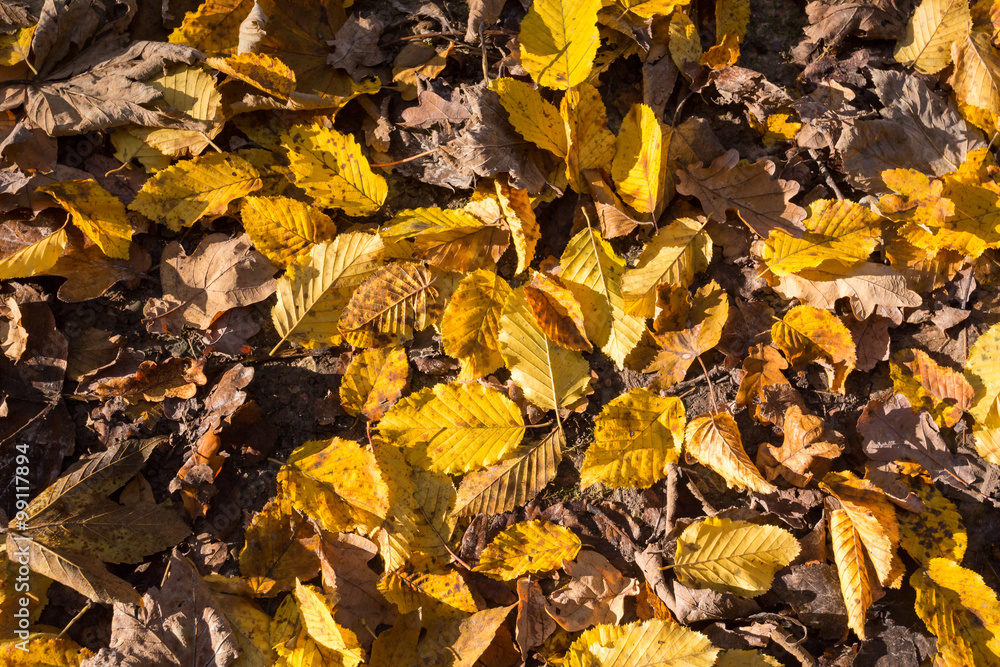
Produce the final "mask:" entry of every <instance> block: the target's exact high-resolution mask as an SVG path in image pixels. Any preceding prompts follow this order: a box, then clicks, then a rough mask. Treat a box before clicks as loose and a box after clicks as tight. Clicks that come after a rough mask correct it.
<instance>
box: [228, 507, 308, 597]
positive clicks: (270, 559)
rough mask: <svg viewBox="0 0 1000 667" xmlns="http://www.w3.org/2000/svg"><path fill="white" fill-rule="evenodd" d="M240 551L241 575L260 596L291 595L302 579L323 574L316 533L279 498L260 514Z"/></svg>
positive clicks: (254, 520) (256, 516)
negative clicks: (320, 572)
mask: <svg viewBox="0 0 1000 667" xmlns="http://www.w3.org/2000/svg"><path fill="white" fill-rule="evenodd" d="M245 540H246V541H245V543H244V545H243V549H242V550H241V551H240V575H241V576H242V577H243V578H244V579H246V580H247V583H248V584H249V586H250V589H251V590H252V591H253V592H254V594H256V595H259V596H269V597H270V596H275V595H278V594H279V593H281V592H282V591H290V590H292V589H293V588H294V587H295V584H296V581H297V580H298V579H300V578H302V577H305V578H306V579H312V578H313V577H315V576H316V575H317V574H319V571H320V564H319V556H318V555H317V549H318V548H319V537H318V536H317V535H316V530H315V529H314V528H313V527H312V526H311V525H309V523H308V522H307V521H306V520H305V518H304V517H303V516H301V515H299V514H298V513H297V512H296V511H295V509H294V508H293V507H292V503H291V501H290V500H289V499H288V498H287V497H286V496H285V495H283V494H280V493H279V494H278V496H277V497H276V498H274V499H273V500H271V501H270V502H269V503H268V504H267V505H265V506H264V509H262V510H261V511H260V512H258V513H257V514H256V515H255V516H254V518H253V521H252V522H251V523H250V526H249V527H248V528H247V531H246V538H245Z"/></svg>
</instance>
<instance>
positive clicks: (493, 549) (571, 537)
mask: <svg viewBox="0 0 1000 667" xmlns="http://www.w3.org/2000/svg"><path fill="white" fill-rule="evenodd" d="M580 546H581V543H580V538H579V537H577V536H576V535H575V534H574V533H573V531H571V530H568V529H566V528H563V527H562V526H559V525H557V524H554V523H549V522H547V521H528V522H526V523H518V524H514V525H513V526H511V527H510V528H508V529H507V530H505V531H503V532H502V533H500V534H499V535H497V536H496V537H495V538H493V541H492V542H490V543H489V545H487V547H486V549H484V550H483V553H482V555H480V557H479V565H477V566H476V568H475V571H476V572H483V573H486V574H488V575H489V576H491V577H494V578H496V579H500V580H503V581H510V580H511V579H517V578H518V577H520V576H521V575H524V574H528V573H529V572H545V571H547V570H555V569H558V568H560V567H562V565H563V563H564V562H565V561H569V560H573V559H574V558H576V555H577V553H578V552H579V551H580Z"/></svg>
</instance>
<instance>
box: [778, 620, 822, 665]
mask: <svg viewBox="0 0 1000 667" xmlns="http://www.w3.org/2000/svg"><path fill="white" fill-rule="evenodd" d="M771 640H772V641H774V643H775V644H777V645H778V646H780V647H781V648H783V649H785V650H786V651H788V652H789V653H791V654H792V656H793V657H795V658H796V659H797V660H798V661H799V662H800V663H802V667H817V665H819V663H818V662H816V658H814V657H813V656H812V654H811V653H809V651H807V650H805V649H804V648H802V646H800V645H799V644H798V643H797V642H795V641H793V640H792V637H791V635H788V634H786V633H785V631H784V630H782V629H781V628H777V627H776V628H774V629H773V630H771Z"/></svg>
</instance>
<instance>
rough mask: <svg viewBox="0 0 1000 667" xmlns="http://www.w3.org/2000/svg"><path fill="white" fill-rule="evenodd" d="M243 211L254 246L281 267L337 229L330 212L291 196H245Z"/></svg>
mask: <svg viewBox="0 0 1000 667" xmlns="http://www.w3.org/2000/svg"><path fill="white" fill-rule="evenodd" d="M240 215H241V217H242V219H243V227H244V229H246V232H247V234H248V235H249V236H250V240H251V241H253V245H254V247H255V248H256V249H257V250H258V251H260V253H261V254H262V255H264V257H266V258H267V259H268V261H270V262H271V263H273V264H274V265H275V266H278V267H284V268H287V267H289V266H290V265H291V264H292V263H294V262H295V261H296V260H297V259H298V258H299V257H305V256H308V255H309V252H310V251H311V249H312V247H313V246H314V245H315V244H317V243H321V242H323V241H331V240H333V237H334V236H335V235H336V233H337V227H336V225H334V223H333V220H331V219H330V216H328V215H326V214H325V213H323V212H322V211H320V210H319V209H317V208H315V207H313V206H310V205H308V204H306V203H303V202H300V201H297V200H295V199H289V198H288V197H256V196H249V197H245V198H244V199H243V203H242V205H241V207H240Z"/></svg>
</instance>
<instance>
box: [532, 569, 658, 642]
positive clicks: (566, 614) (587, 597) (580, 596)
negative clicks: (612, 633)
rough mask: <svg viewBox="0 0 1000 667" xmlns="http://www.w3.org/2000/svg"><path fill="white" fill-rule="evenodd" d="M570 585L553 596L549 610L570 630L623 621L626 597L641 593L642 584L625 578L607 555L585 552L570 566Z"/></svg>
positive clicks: (564, 627)
mask: <svg viewBox="0 0 1000 667" xmlns="http://www.w3.org/2000/svg"><path fill="white" fill-rule="evenodd" d="M565 570H566V574H568V575H569V576H570V577H572V579H570V582H569V585H568V586H566V587H565V588H561V589H559V590H557V591H555V592H554V593H552V595H551V597H550V599H549V603H548V605H546V608H545V611H546V612H547V613H548V614H549V615H550V616H551V617H552V618H553V619H555V622H556V623H558V624H559V626H560V627H561V628H562V629H563V630H566V631H569V632H574V631H577V630H583V629H585V628H589V627H591V626H594V625H597V624H605V623H606V624H613V623H619V622H621V619H622V617H623V616H624V615H625V598H627V597H631V596H634V595H636V594H638V592H639V582H638V581H636V580H635V579H632V578H631V577H626V576H623V575H622V573H621V572H619V571H618V570H617V569H615V567H614V566H613V565H612V564H611V563H610V562H609V561H608V559H607V558H605V557H604V556H602V555H600V554H598V553H595V552H593V551H582V552H580V554H579V555H578V556H577V557H576V559H575V560H572V561H570V562H568V563H566V567H565Z"/></svg>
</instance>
